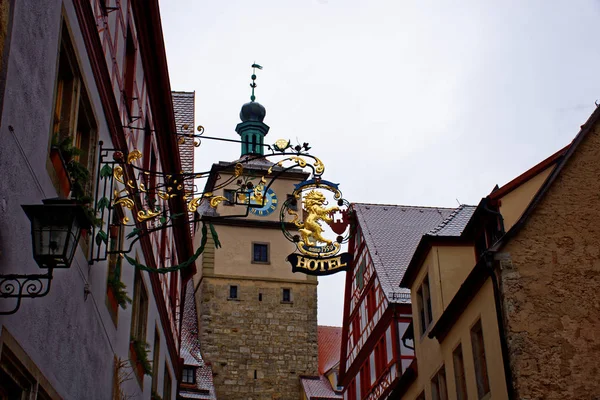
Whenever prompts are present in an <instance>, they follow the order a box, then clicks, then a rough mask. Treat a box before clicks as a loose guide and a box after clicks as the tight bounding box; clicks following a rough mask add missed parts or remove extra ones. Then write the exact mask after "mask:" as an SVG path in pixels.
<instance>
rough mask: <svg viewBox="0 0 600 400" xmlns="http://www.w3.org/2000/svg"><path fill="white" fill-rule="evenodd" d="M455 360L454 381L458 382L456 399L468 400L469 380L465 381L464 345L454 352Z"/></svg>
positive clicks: (453, 357)
mask: <svg viewBox="0 0 600 400" xmlns="http://www.w3.org/2000/svg"><path fill="white" fill-rule="evenodd" d="M452 359H453V362H454V381H455V382H456V400H467V382H466V381H465V362H464V360H463V353H462V345H460V344H459V345H458V346H457V347H456V349H454V352H453V353H452Z"/></svg>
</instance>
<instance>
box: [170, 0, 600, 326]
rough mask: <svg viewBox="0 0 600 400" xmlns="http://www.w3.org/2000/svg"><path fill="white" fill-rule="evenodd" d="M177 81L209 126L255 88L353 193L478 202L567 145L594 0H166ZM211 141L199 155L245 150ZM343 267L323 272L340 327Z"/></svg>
mask: <svg viewBox="0 0 600 400" xmlns="http://www.w3.org/2000/svg"><path fill="white" fill-rule="evenodd" d="M161 9H162V21H163V30H164V35H165V41H166V47H167V56H168V60H169V71H170V76H171V86H172V88H173V90H185V91H195V92H196V122H197V124H201V125H203V126H204V127H205V128H206V133H205V135H211V136H221V137H225V138H232V139H237V138H238V136H237V134H236V133H235V131H234V129H235V126H236V124H237V123H238V122H239V117H238V115H239V110H240V107H241V105H242V104H243V103H245V102H247V101H249V96H250V88H249V86H248V85H249V83H250V75H251V74H252V71H251V69H250V65H251V64H252V63H253V62H254V61H256V62H257V63H259V64H261V65H263V66H264V70H262V71H259V72H258V73H257V75H258V80H257V84H258V88H257V90H256V96H257V101H259V102H260V103H261V104H263V105H264V106H265V107H266V109H267V117H266V118H265V123H267V124H268V125H269V126H270V127H271V130H270V132H269V134H268V136H267V142H268V143H273V142H274V141H275V140H276V139H279V138H289V139H292V140H293V141H296V139H297V140H298V141H300V142H309V143H310V144H311V146H312V150H311V152H312V153H313V154H315V155H316V156H318V157H320V158H321V159H322V160H323V162H324V163H325V166H326V172H325V175H324V178H325V179H328V180H331V181H334V182H339V183H340V184H341V189H342V190H343V193H344V197H346V198H347V199H348V200H349V201H352V202H369V203H389V204H408V205H427V206H446V207H454V206H456V205H457V199H458V200H459V201H460V202H461V203H467V204H477V203H478V201H479V200H480V198H481V197H484V196H485V195H486V194H488V193H489V192H490V191H491V189H492V188H493V187H494V185H495V184H499V185H502V184H504V183H506V182H508V181H509V180H511V179H512V178H514V177H515V176H517V175H519V174H520V173H521V172H523V171H525V170H526V169H528V168H530V167H531V166H533V165H535V164H536V163H538V162H539V161H541V160H543V159H544V158H546V157H547V156H549V155H550V154H552V153H554V152H555V151H557V150H558V149H560V148H562V147H563V146H565V145H566V144H568V143H569V142H570V141H571V140H572V139H573V137H574V136H575V135H576V134H577V132H578V130H579V126H580V125H581V124H583V123H584V122H585V121H586V119H587V118H588V116H589V115H590V114H591V112H592V111H593V109H594V107H595V105H594V101H596V100H598V99H600V79H599V76H600V50H599V49H600V46H599V45H598V37H600V24H599V23H598V21H599V20H600V2H599V1H592V0H589V1H585V0H572V1H562V2H559V1H522V0H519V1H507V0H502V1H500V0H498V1H481V0H474V1H445V0H437V1H427V0H419V1H416V0H414V1H399V0H388V1H383V0H381V1H374V0H371V1H367V0H294V1H292V0H252V1H248V0H246V1H242V0H227V1H199V0H161ZM239 152H240V149H239V146H238V145H237V144H221V143H217V142H214V141H211V142H209V141H205V142H204V143H203V145H202V146H201V147H200V149H199V151H198V152H197V153H196V157H197V159H198V162H197V165H198V168H202V169H208V168H209V166H210V164H212V163H213V162H215V161H218V160H233V159H236V158H237V157H238V156H239ZM343 287H344V276H343V274H337V275H334V276H331V277H327V278H322V279H320V284H319V324H322V325H338V326H339V325H341V324H342V306H343V296H344V292H343Z"/></svg>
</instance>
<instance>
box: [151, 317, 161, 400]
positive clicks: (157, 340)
mask: <svg viewBox="0 0 600 400" xmlns="http://www.w3.org/2000/svg"><path fill="white" fill-rule="evenodd" d="M159 357H160V335H159V334H158V330H157V329H155V330H154V347H153V349H152V391H156V388H157V387H158V360H159ZM155 365H156V366H157V367H155Z"/></svg>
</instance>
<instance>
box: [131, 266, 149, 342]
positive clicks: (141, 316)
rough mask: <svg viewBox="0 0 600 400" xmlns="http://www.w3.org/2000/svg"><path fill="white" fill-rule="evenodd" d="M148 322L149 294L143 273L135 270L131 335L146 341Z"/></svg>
mask: <svg viewBox="0 0 600 400" xmlns="http://www.w3.org/2000/svg"><path fill="white" fill-rule="evenodd" d="M147 323H148V294H147V292H146V287H145V286H144V282H143V278H142V274H141V273H140V271H139V270H136V271H135V279H134V283H133V314H132V316H131V337H132V338H133V339H134V340H139V341H141V342H143V343H145V342H146V325H147Z"/></svg>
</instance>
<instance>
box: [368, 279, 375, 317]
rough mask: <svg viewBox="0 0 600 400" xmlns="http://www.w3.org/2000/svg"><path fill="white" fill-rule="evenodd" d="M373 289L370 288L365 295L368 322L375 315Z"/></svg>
mask: <svg viewBox="0 0 600 400" xmlns="http://www.w3.org/2000/svg"><path fill="white" fill-rule="evenodd" d="M376 306H377V305H376V304H375V287H372V288H371V290H369V293H368V294H367V311H368V316H369V321H370V320H372V319H373V315H375V307H376Z"/></svg>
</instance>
